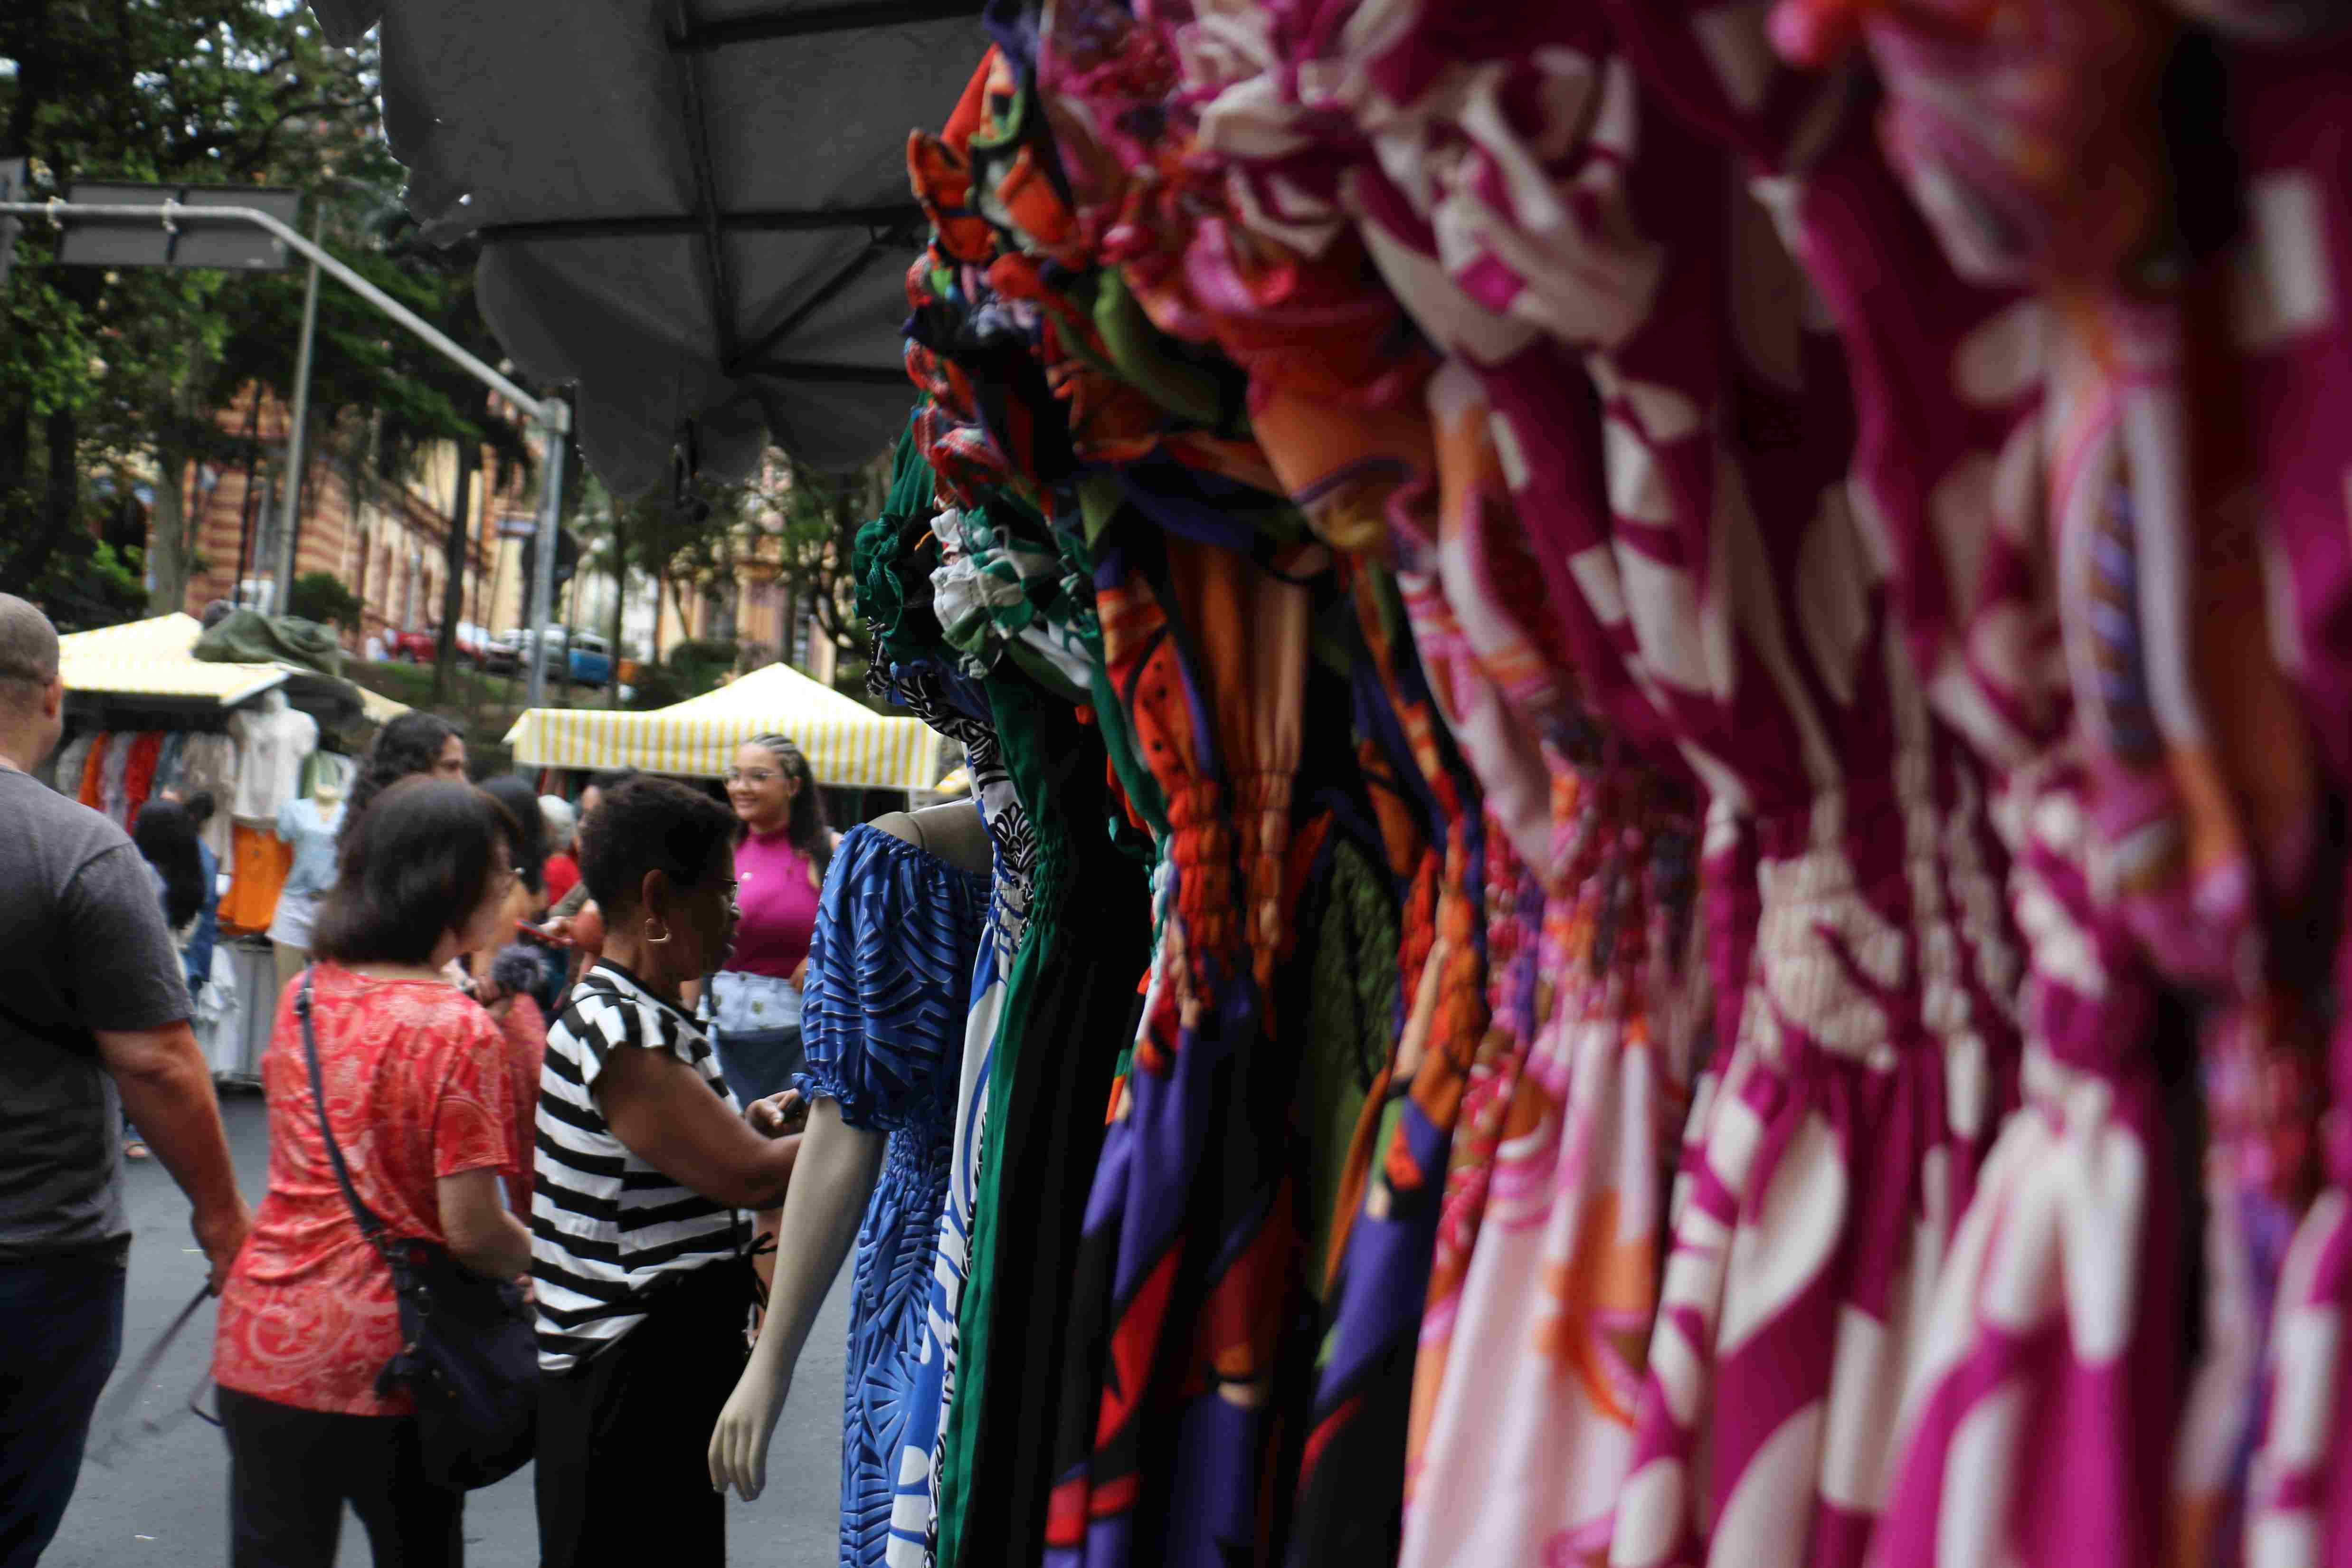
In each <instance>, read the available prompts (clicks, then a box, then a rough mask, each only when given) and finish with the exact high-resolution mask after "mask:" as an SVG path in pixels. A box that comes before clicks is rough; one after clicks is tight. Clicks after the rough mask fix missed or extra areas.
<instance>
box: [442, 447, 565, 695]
mask: <svg viewBox="0 0 2352 1568" xmlns="http://www.w3.org/2000/svg"><path fill="white" fill-rule="evenodd" d="M481 466H482V449H481V447H479V446H478V445H476V444H475V443H473V442H470V441H460V442H458V443H457V493H456V494H454V495H452V496H451V497H450V498H449V537H448V539H447V541H446V542H445V544H444V545H443V548H442V553H441V565H442V572H441V636H440V637H439V638H438V639H437V640H436V642H435V643H434V645H433V700H434V701H436V702H446V701H447V700H449V676H450V673H451V672H452V671H453V670H454V669H455V668H456V667H457V623H458V622H459V621H461V620H464V619H465V618H466V547H467V544H468V542H470V530H469V528H468V526H467V525H468V524H469V523H471V522H472V521H473V515H474V473H475V470H476V469H478V468H480V467H481ZM531 651H532V653H533V655H534V656H537V655H538V653H539V649H537V648H536V647H534V648H533V649H532V650H531Z"/></svg>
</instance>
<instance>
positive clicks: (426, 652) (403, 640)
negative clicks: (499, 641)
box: [389, 621, 489, 665]
mask: <svg viewBox="0 0 2352 1568" xmlns="http://www.w3.org/2000/svg"><path fill="white" fill-rule="evenodd" d="M440 646H441V633H440V632H439V630H438V629H436V628H434V627H430V626H428V627H425V628H424V629H422V630H419V631H413V632H394V633H393V634H392V647H391V648H390V650H389V651H390V652H391V654H392V657H393V658H396V659H405V660H406V661H407V662H409V663H410V664H431V663H432V662H433V659H434V657H435V655H436V654H437V653H438V652H439V651H440ZM488 646H489V639H488V637H484V636H483V635H482V629H481V628H480V627H479V626H474V625H472V624H471V623H470V622H466V621H460V622H459V623H457V657H458V658H462V659H465V660H467V662H468V663H471V664H476V665H478V664H480V663H481V662H482V654H483V651H484V649H486V648H487V647H488Z"/></svg>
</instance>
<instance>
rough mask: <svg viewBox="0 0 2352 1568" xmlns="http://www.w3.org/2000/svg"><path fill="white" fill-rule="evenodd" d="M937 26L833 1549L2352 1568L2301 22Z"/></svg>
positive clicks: (2348, 1230)
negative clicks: (931, 1222) (971, 861)
mask: <svg viewBox="0 0 2352 1568" xmlns="http://www.w3.org/2000/svg"><path fill="white" fill-rule="evenodd" d="M1768 18H1769V20H1768ZM988 21H989V26H990V28H991V32H992V37H993V39H994V47H992V49H991V50H990V52H989V55H988V57H987V58H986V59H985V60H984V61H983V62H982V65H981V67H980V69H979V70H978V71H977V73H976V74H975V75H974V77H973V79H972V81H971V88H970V89H969V90H968V91H967V93H966V95H965V97H964V99H963V100H962V101H961V103H960V104H959V105H958V106H957V108H956V110H955V112H954V114H953V116H952V117H951V118H950V121H949V122H948V124H947V125H946V127H945V128H944V129H943V130H941V131H940V132H936V133H931V132H919V133H917V134H916V135H915V136H914V137H913V138H912V139H911V141H910V144H909V156H908V163H909V173H910V176H911V179H912V182H913V184H914V188H915V191H916V194H917V195H918V197H919V199H920V200H921V202H922V204H923V205H924V207H925V210H926V211H927V212H928V214H929V216H930V218H931V220H932V228H933V232H932V235H931V238H930V243H929V247H928V248H927V249H926V251H925V252H924V254H923V255H922V256H921V257H919V258H918V259H917V261H916V262H915V264H914V266H913V267H912V268H910V270H909V273H908V295H909V302H910V306H911V308H912V313H911V316H910V319H909V323H908V339H909V341H908V370H909V373H910V375H911V377H912V379H913V381H914V382H915V384H916V385H917V387H918V389H919V392H920V394H921V402H920V403H919V405H918V407H917V409H916V412H915V414H914V416H913V418H912V421H911V423H910V425H909V428H908V436H907V438H906V440H905V441H904V442H903V443H902V446H901V448H900V453H899V458H898V475H897V484H896V487H895V488H894V490H893V494H892V498H891V502H890V510H889V511H888V512H887V514H886V515H885V516H884V517H883V518H881V519H879V520H877V521H876V522H875V523H874V524H872V525H871V526H869V527H868V528H867V529H866V531H865V532H864V533H862V534H861V536H860V538H859V542H858V558H857V563H856V566H857V574H858V589H859V601H860V607H861V609H862V610H863V612H864V613H865V615H866V618H867V620H868V622H869V624H870V625H871V626H873V628H874V629H875V632H876V635H877V647H876V652H875V658H874V662H873V669H874V672H875V680H876V683H877V690H879V691H882V692H884V693H886V694H887V695H889V696H892V697H894V698H895V699H897V700H899V701H900V702H902V703H904V704H906V705H907V706H908V707H911V708H913V709H914V710H916V711H918V712H920V713H922V714H923V715H924V716H925V717H926V718H929V719H930V720H931V721H933V722H934V723H935V724H939V725H940V726H941V727H942V728H944V729H947V730H948V731H949V732H950V733H951V734H954V735H956V736H957V737H958V738H960V739H963V740H964V741H965V742H966V744H967V745H968V746H970V747H971V749H972V752H973V755H974V758H975V766H974V775H973V776H974V781H975V794H976V795H977V796H978V798H979V799H980V801H981V805H982V811H983V814H984V815H985V816H986V817H987V820H988V824H989V827H990V831H991V835H992V839H993V841H994V843H995V846H996V861H997V867H996V876H995V878H994V886H993V896H994V901H995V906H996V913H995V915H994V917H993V918H992V921H991V922H990V925H989V928H988V933H989V934H988V940H987V941H985V942H983V943H982V950H981V952H980V956H979V959H978V962H977V965H976V968H975V972H974V973H975V979H974V982H973V986H974V989H973V992H972V996H973V999H974V1000H975V1001H977V1002H981V1003H982V1004H983V1005H981V1006H977V1007H975V1008H974V1009H973V1010H972V1011H971V1014H970V1015H969V1019H968V1026H967V1028H966V1030H965V1032H964V1036H963V1040H962V1051H961V1057H960V1058H957V1057H954V1056H953V1054H952V1053H950V1058H948V1059H941V1060H940V1061H937V1062H934V1063H929V1064H927V1065H925V1066H924V1067H923V1068H922V1070H923V1072H924V1073H926V1074H930V1075H936V1083H937V1087H936V1091H937V1092H939V1093H941V1094H945V1093H948V1092H950V1089H952V1091H953V1092H954V1094H955V1095H956V1097H957V1100H958V1109H957V1112H956V1115H955V1119H954V1121H953V1123H952V1126H953V1128H954V1130H955V1143H954V1147H953V1149H952V1152H951V1157H950V1159H949V1160H948V1161H947V1162H946V1163H945V1164H944V1167H943V1168H942V1169H941V1171H940V1173H939V1174H938V1176H937V1177H936V1178H933V1177H926V1178H925V1179H926V1180H936V1181H937V1182H938V1184H940V1187H941V1189H942V1190H941V1192H940V1194H938V1198H937V1202H938V1209H939V1215H940V1217H939V1221H938V1226H937V1233H936V1239H935V1242H934V1244H933V1247H932V1248H931V1253H930V1256H929V1258H919V1259H917V1260H915V1262H914V1263H913V1265H912V1267H911V1277H912V1278H917V1279H921V1278H924V1277H926V1276H928V1278H929V1280H930V1281H931V1283H930V1286H929V1290H930V1307H929V1313H928V1319H927V1322H926V1324H925V1326H924V1328H923V1329H922V1333H923V1334H924V1335H926V1336H928V1338H927V1339H926V1342H925V1343H924V1344H923V1345H922V1346H921V1347H919V1355H917V1356H916V1357H915V1358H914V1359H915V1372H914V1374H913V1377H914V1389H915V1393H914V1394H912V1395H911V1396H910V1397H909V1399H908V1401H907V1402H906V1404H905V1405H903V1407H902V1406H901V1405H898V1403H896V1402H892V1401H884V1402H871V1401H869V1402H866V1403H863V1404H861V1402H859V1401H858V1400H856V1399H853V1401H852V1404H851V1407H850V1410H849V1413H848V1418H849V1422H850V1426H851V1431H850V1433H849V1440H848V1442H847V1444H846V1446H845V1472H844V1485H845V1499H844V1513H843V1550H844V1553H845V1562H856V1563H877V1562H885V1561H887V1562H890V1563H914V1562H919V1561H923V1560H924V1559H925V1557H926V1556H927V1555H928V1556H929V1558H930V1559H931V1560H933V1561H936V1562H939V1563H944V1564H950V1565H957V1564H970V1563H980V1562H982V1561H998V1560H1005V1561H1014V1562H1024V1563H1044V1564H1048V1565H1051V1568H1124V1565H1127V1564H1144V1563H1170V1564H1201V1565H1203V1568H1205V1565H1207V1564H1211V1563H1274V1562H1277V1561H1281V1562H1288V1563H1302V1564H1303V1563H1370V1562H1381V1561H1391V1560H1393V1561H1397V1562H1401V1563H1411V1564H1414V1565H1416V1568H1423V1565H1433V1564H1440V1563H1462V1564H1468V1563H1478V1564H1482V1565H1484V1564H1496V1563H1526V1564H1529V1565H1530V1568H1535V1565H1543V1568H1550V1565H1553V1564H1561V1563H1612V1564H1615V1565H1616V1568H1663V1565H1665V1564H1685V1563H1690V1564H1696V1563H1706V1562H1735V1563H1743V1564H1748V1563H1754V1564H1777V1563H1810V1564H1820V1565H1835V1564H1864V1563H1882V1564H1895V1563H1902V1564H1912V1563H1955V1564H1957V1563H1978V1562H1987V1561H2001V1562H2015V1563H2021V1564H2032V1565H2042V1564H2048V1565H2051V1568H2055V1565H2057V1564H2060V1563H2065V1564H2070V1565H2072V1564H2081V1563H2092V1564H2100V1563H2112V1564H2116V1565H2117V1568H2123V1565H2137V1564H2143V1563H2154V1562H2157V1561H2158V1560H2163V1561H2168V1562H2178V1563H2229V1562H2235V1561H2239V1560H2241V1559H2243V1560H2248V1561H2252V1562H2257V1563H2263V1564H2266V1565H2267V1564H2281V1565H2284V1564H2291V1563H2323V1562H2335V1561H2337V1560H2338V1559H2339V1557H2340V1552H2339V1547H2340V1544H2341V1542H2342V1541H2343V1540H2345V1539H2347V1538H2352V1515H2347V1512H2346V1510H2345V1504H2344V1501H2343V1500H2344V1498H2345V1497H2347V1495H2352V1494H2347V1489H2346V1486H2345V1481H2346V1479H2347V1476H2352V1433H2347V1432H2346V1431H2345V1429H2344V1428H2345V1423H2346V1415H2347V1405H2346V1404H2345V1402H2344V1401H2343V1399H2342V1397H2341V1394H2342V1392H2343V1390H2342V1384H2343V1377H2344V1370H2345V1367H2344V1361H2343V1356H2342V1352H2341V1349H2340V1345H2339V1342H2340V1340H2341V1339H2342V1332H2341V1330H2342V1326H2343V1318H2344V1311H2345V1305H2346V1296H2347V1290H2352V1273H2347V1268H2345V1266H2344V1258H2345V1255H2346V1252H2347V1241H2352V1205H2347V1197H2346V1194H2345V1191H2344V1187H2345V1184H2346V1183H2347V1181H2352V1143H2347V1142H2346V1141H2345V1140H2344V1139H2343V1138H2341V1137H2340V1136H2337V1135H2336V1134H2337V1132H2338V1131H2340V1127H2339V1125H2338V1124H2340V1123H2342V1122H2343V1121H2344V1110H2345V1109H2346V1108H2352V1026H2347V1021H2346V1020H2345V1018H2344V1017H2343V1016H2342V1015H2341V1013H2340V1010H2339V1009H2338V1008H2337V1006H2336V1001H2335V996H2336V988H2335V987H2334V986H2333V985H2332V984H2330V974H2331V968H2332V967H2333V966H2335V965H2336V964H2337V963H2338V958H2337V944H2338V939H2339V933H2340V932H2341V931H2342V929H2343V928H2342V921H2341V920H2340V918H2339V907H2340V905H2341V902H2342V898H2343V889H2345V887H2346V886H2347V878H2346V860H2345V853H2344V845H2343V834H2342V831H2341V824H2342V821H2343V816H2344V812H2343V801H2344V795H2343V791H2344V788H2345V785H2346V783H2347V777H2352V752H2347V750H2346V748H2347V744H2352V742H2347V737H2348V736H2352V722H2347V707H2348V706H2352V645H2347V627H2352V616H2347V614H2346V605H2347V594H2352V526H2347V525H2352V518H2347V512H2346V508H2347V491H2346V489H2345V487H2344V486H2343V484H2342V482H2341V468H2342V465H2341V460H2340V458H2338V457H2337V456H2336V454H2335V452H2334V443H2333V441H2332V438H2331V436H2330V434H2329V430H2330V426H2329V423H2328V418H2327V416H2328V415H2329V414H2331V413H2332V412H2336V401H2338V400H2339V399H2340V394H2341V393H2342V391H2343V389H2344V387H2345V386H2347V385H2352V382H2348V381H2347V376H2346V371H2347V365H2352V354H2347V350H2352V337H2347V332H2346V323H2345V321H2344V319H2343V316H2342V305H2341V303H2340V302H2341V301H2342V300H2346V299H2352V195H2347V193H2352V183H2347V175H2352V169H2347V167H2346V165H2345V158H2346V156H2347V148H2346V146H2345V145H2344V144H2343V142H2344V139H2343V138H2342V137H2341V136H2340V135H2338V134H2336V130H2337V129H2340V126H2341V125H2342V123H2344V119H2345V114H2346V111H2347V109H2352V101H2347V94H2352V75H2347V66H2352V42H2347V35H2346V25H2347V18H2346V16H2345V14H2344V11H2343V8H2342V7H2339V6H2332V5H2318V6H2309V7H2304V8H2300V9H2297V10H2294V11H2293V13H2292V14H2288V13H2284V12H2278V11H2276V10H2275V9H2274V8H2271V9H2265V8H2261V7H2252V6H2242V5H2216V6H2203V7H2198V8H2196V9H2195V15H2194V16H2189V15H2188V14H2187V13H2186V12H2185V11H2184V12H2181V13H2175V12H2173V11H2168V10H2166V9H2164V8H2161V7H2158V6H2155V5H2124V6H2107V7H2094V6H2091V5H2084V4H2077V3H2074V0H2001V3H1999V4H1995V5H1990V6H1985V7H1979V8H1978V9H1977V10H1975V11H1971V12H1969V14H1968V15H1967V16H1960V15H1958V14H1957V13H1953V12H1951V11H1949V9H1948V8H1935V7H1929V6H1926V5H1911V4H1907V3H1904V4H1895V5H1884V6H1876V7H1870V8H1863V7H1854V6H1849V5H1844V4H1843V3H1842V0H1783V3H1782V4H1780V5H1778V6H1777V7H1774V8H1772V9H1771V10H1770V11H1769V13H1768V12H1766V11H1763V10H1760V9H1759V8H1755V7H1719V6H1715V5H1706V4H1699V3H1696V0H1693V3H1689V4H1684V3H1680V0H1677V3H1674V4H1667V5H1636V4H1632V3H1630V0H1603V3H1602V4H1600V5H1594V6H1588V7H1583V8H1581V9H1578V8H1567V9H1562V8H1559V7H1539V6H1538V7H1528V6H1514V5H1500V4H1492V3H1486V0H1474V3H1473V4H1471V5H1468V6H1466V7H1465V6H1464V5H1444V6H1440V5H1423V4H1417V3H1412V4H1403V5H1386V6H1368V5H1360V0H1328V3H1326V4H1320V5H1310V6H1307V7H1303V8H1302V7H1299V6H1295V5H1256V4H1248V3H1244V4H1236V5H1223V6H1220V7H1218V8H1216V10H1215V11H1214V12H1213V14H1212V13H1210V12H1208V11H1206V10H1205V9H1203V10H1200V11H1196V10H1195V9H1194V8H1193V7H1191V6H1186V5H1173V6H1171V5H1151V6H1137V7H1134V8H1132V9H1130V8H1129V6H1127V5H1121V4H1118V3H1117V0H1057V3H1056V4H1055V5H1052V6H1050V7H1048V6H1044V5H1037V4H1024V3H1022V0H1013V3H1008V4H1004V5H993V6H992V7H990V10H989V13H988ZM2089 80H2098V81H2100V82H2102V83H2103V84H2105V85H2104V87H2103V89H2102V91H2100V92H2099V93H2097V94H2092V95H2085V94H2084V93H2082V92H2080V91H2079V90H2078V89H2077V84H2079V83H2081V82H2084V81H2089ZM2223 153H2226V154H2227V155H2226V156H2225V155H2221V154H2223ZM2347 951H2352V949H2347ZM999 987H1001V988H1002V994H1001V1000H998V1001H995V1002H993V1003H991V1002H990V1001H989V999H990V998H992V997H994V996H996V995H997V994H998V988H999ZM811 1047H812V1052H813V1053H814V1052H815V1051H816V1050H817V1049H818V1048H819V1042H818V1041H817V1040H816V1039H815V1038H814V1035H813V1036H812V1039H811ZM818 1087H819V1088H820V1089H821V1088H822V1087H823V1086H818ZM2331 1106H2333V1107H2334V1108H2335V1109H2334V1110H2332V1111H2331ZM853 1110H854V1108H852V1107H849V1106H846V1105H845V1107H844V1115H845V1117H849V1116H851V1115H852V1113H853ZM876 1201H877V1202H880V1201H882V1199H881V1197H880V1196H879V1195H877V1199H876ZM925 1265H929V1267H928V1268H926V1267H924V1266H925ZM902 1408H903V1409H909V1410H913V1411H915V1412H917V1413H918V1414H919V1417H920V1418H919V1419H916V1420H904V1419H901V1418H900V1417H899V1415H894V1414H892V1412H897V1411H899V1410H901V1409H902Z"/></svg>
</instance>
